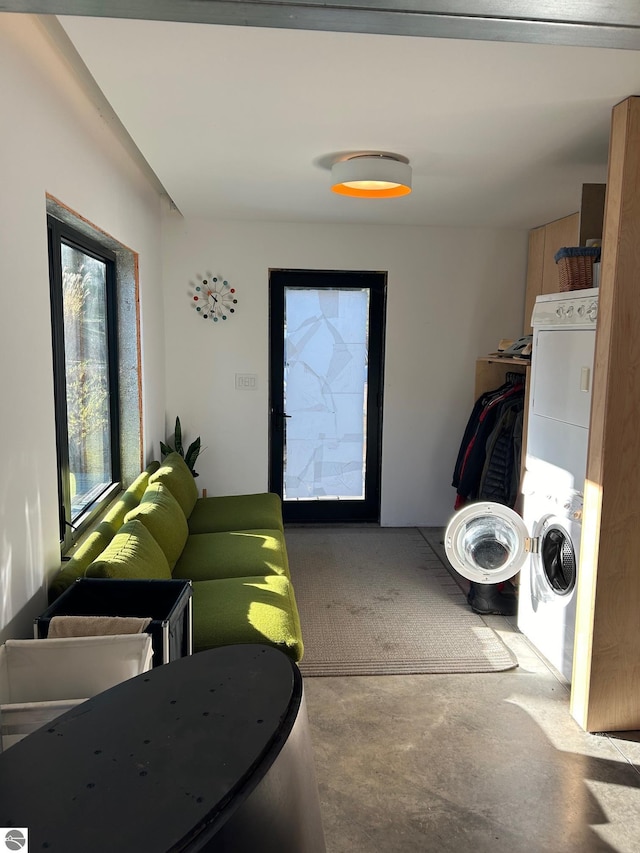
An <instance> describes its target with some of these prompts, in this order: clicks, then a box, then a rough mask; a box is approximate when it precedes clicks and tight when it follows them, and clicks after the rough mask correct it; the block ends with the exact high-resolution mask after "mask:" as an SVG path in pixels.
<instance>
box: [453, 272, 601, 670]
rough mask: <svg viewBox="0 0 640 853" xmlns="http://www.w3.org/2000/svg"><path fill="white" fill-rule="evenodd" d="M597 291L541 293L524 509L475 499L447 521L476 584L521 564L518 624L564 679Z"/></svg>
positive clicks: (458, 558) (456, 553)
mask: <svg viewBox="0 0 640 853" xmlns="http://www.w3.org/2000/svg"><path fill="white" fill-rule="evenodd" d="M597 316H598V290H597V288H590V289H588V290H579V291H573V292H570V293H554V294H546V295H543V296H539V297H538V299H537V300H536V304H535V308H534V312H533V317H532V326H533V350H532V360H531V376H530V392H529V412H528V426H527V440H526V448H527V453H526V463H525V474H524V479H523V483H522V494H523V500H522V517H521V516H519V515H518V514H517V513H515V512H514V511H513V510H511V509H509V508H508V507H506V506H503V505H501V504H495V503H483V502H478V503H474V504H470V505H468V506H466V507H464V508H463V509H461V510H460V511H459V512H458V513H456V515H455V516H454V517H453V518H452V519H451V521H450V523H449V525H448V527H447V530H446V534H445V547H446V551H447V556H448V558H449V561H450V562H451V564H452V566H453V567H454V568H455V569H456V570H457V571H458V572H459V573H460V574H462V575H463V576H464V577H466V578H468V579H469V580H472V581H475V582H476V583H491V584H494V583H498V582H499V581H502V580H507V579H508V578H511V577H513V576H514V575H515V574H516V573H517V572H520V580H519V585H518V616H517V624H518V628H519V629H520V631H521V632H522V633H523V634H525V636H527V637H528V638H529V640H530V641H531V643H532V644H533V645H534V646H535V647H536V648H537V649H538V651H539V652H540V653H541V654H542V655H543V656H544V657H545V658H546V659H547V660H548V661H549V662H550V663H551V664H552V665H553V666H554V667H555V668H556V669H557V670H559V671H560V672H561V673H562V675H563V676H564V677H565V678H566V679H567V680H568V681H570V680H571V671H572V666H573V647H574V634H575V619H576V592H577V588H576V585H577V578H578V566H579V558H580V536H581V520H582V504H583V496H584V481H585V475H586V465H587V444H588V437H589V417H590V411H591V387H592V377H593V359H594V351H595V335H596V320H597Z"/></svg>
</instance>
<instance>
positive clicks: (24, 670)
mask: <svg viewBox="0 0 640 853" xmlns="http://www.w3.org/2000/svg"><path fill="white" fill-rule="evenodd" d="M151 656H152V640H151V637H150V636H149V634H146V633H145V634H125V635H111V636H106V637H104V636H103V637H64V638H60V639H55V640H37V639H36V640H7V641H6V643H5V644H4V645H3V646H0V752H2V750H3V749H7V748H8V747H9V746H13V744H14V743H17V742H18V741H19V740H22V738H23V737H25V736H26V735H28V734H30V733H31V732H33V731H35V730H36V729H38V728H40V726H43V725H44V724H45V723H48V722H50V721H51V720H53V719H55V718H56V717H58V716H60V714H64V712H65V711H68V710H70V709H71V708H73V707H74V706H75V705H78V704H79V703H80V702H84V701H86V700H87V699H89V698H90V697H91V696H95V695H96V694H97V693H102V691H103V690H108V689H109V688H110V687H113V686H114V685H116V684H119V683H120V682H121V681H126V680H127V679H129V678H133V677H134V676H136V675H140V674H141V673H143V672H147V671H148V670H149V669H150V668H151Z"/></svg>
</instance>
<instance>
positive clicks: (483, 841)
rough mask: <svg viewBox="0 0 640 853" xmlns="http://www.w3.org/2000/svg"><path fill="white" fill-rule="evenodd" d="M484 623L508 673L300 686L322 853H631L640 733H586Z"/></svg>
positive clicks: (553, 689)
mask: <svg viewBox="0 0 640 853" xmlns="http://www.w3.org/2000/svg"><path fill="white" fill-rule="evenodd" d="M486 621H487V623H488V624H490V625H491V626H492V627H493V628H494V629H495V630H496V631H498V633H499V634H500V636H501V637H502V638H503V640H504V641H505V642H506V643H507V644H508V645H509V646H510V648H511V649H512V650H513V651H514V653H515V654H516V656H517V658H518V663H519V666H518V668H517V669H514V670H511V671H508V672H504V673H490V674H486V673H485V674H478V675H414V676H375V677H372V676H356V677H352V678H306V679H305V692H306V699H307V707H308V713H309V721H310V726H311V737H312V741H313V746H314V751H315V761H316V774H317V778H318V786H319V790H320V800H321V805H322V815H323V823H324V830H325V837H326V843H327V853H414V851H416V853H418V851H420V853H426V851H429V853H430V851H434V853H436V851H437V853H449V851H451V853H464V851H473V853H489V851H490V853H503V851H504V853H569V851H571V853H574V851H579V853H592V851H616V853H637V851H639V850H640V732H630V733H615V734H610V735H590V734H586V733H585V732H583V731H582V729H580V728H579V726H578V725H577V724H576V723H575V722H574V720H573V719H572V717H571V716H570V714H569V686H568V684H567V683H566V681H564V679H563V678H562V676H561V675H560V674H559V673H557V672H556V671H555V670H552V669H551V668H550V667H549V666H548V665H547V664H546V663H545V661H544V660H543V659H542V658H541V657H540V656H539V655H538V654H537V653H536V651H535V649H534V648H533V646H531V644H530V643H529V642H528V641H527V640H526V638H525V637H523V636H522V635H521V634H520V633H519V632H518V631H517V628H516V627H515V619H507V618H504V617H501V616H492V617H486Z"/></svg>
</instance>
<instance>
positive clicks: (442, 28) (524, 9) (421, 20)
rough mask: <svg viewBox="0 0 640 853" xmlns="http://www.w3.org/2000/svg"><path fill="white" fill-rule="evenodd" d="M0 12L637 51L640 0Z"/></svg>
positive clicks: (195, 3) (11, 8) (213, 2)
mask: <svg viewBox="0 0 640 853" xmlns="http://www.w3.org/2000/svg"><path fill="white" fill-rule="evenodd" d="M0 12H29V13H35V14H42V15H85V16H90V17H109V18H135V19H143V20H157V21H185V22H191V23H201V24H227V25H232V26H251V27H280V28H284V29H303V30H328V31H334V32H357V33H378V34H388V35H404V36H429V37H432V38H456V39H479V40H483V41H507V42H525V43H533V44H557V45H573V46H581V47H607V48H624V49H628V50H640V4H639V3H638V2H637V0H615V2H612V0H346V2H344V0H343V2H340V0H336V2H333V3H329V2H326V0H304V2H301V0H0Z"/></svg>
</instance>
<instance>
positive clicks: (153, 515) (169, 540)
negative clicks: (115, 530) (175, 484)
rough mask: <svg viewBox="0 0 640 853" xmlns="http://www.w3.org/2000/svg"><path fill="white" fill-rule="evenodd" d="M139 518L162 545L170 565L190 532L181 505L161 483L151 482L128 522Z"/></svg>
mask: <svg viewBox="0 0 640 853" xmlns="http://www.w3.org/2000/svg"><path fill="white" fill-rule="evenodd" d="M133 519H138V521H141V522H142V524H144V526H145V527H146V528H147V530H148V531H149V533H150V534H151V535H152V536H153V538H154V539H155V540H156V542H157V543H158V545H159V546H160V547H161V548H162V550H163V552H164V555H165V557H166V558H167V562H168V563H169V568H170V569H173V567H174V566H175V564H176V560H177V559H178V557H179V556H180V554H182V550H183V548H184V546H185V543H186V541H187V536H188V535H189V528H188V527H187V519H186V518H185V517H184V513H183V512H182V509H181V508H180V504H179V503H178V501H177V500H176V499H175V498H174V497H173V495H172V494H171V492H170V491H169V489H167V488H166V486H163V484H162V483H151V484H150V485H149V486H147V489H146V491H145V493H144V495H143V496H142V500H141V501H140V504H139V506H137V507H136V508H135V509H132V510H131V512H129V513H127V515H126V517H125V522H129V521H132V520H133Z"/></svg>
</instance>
